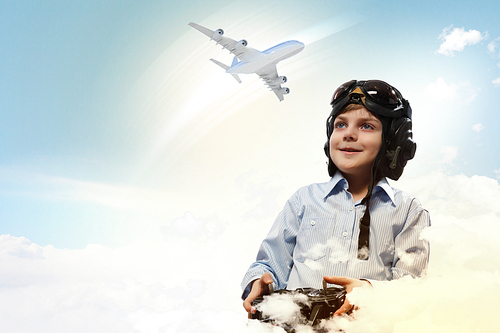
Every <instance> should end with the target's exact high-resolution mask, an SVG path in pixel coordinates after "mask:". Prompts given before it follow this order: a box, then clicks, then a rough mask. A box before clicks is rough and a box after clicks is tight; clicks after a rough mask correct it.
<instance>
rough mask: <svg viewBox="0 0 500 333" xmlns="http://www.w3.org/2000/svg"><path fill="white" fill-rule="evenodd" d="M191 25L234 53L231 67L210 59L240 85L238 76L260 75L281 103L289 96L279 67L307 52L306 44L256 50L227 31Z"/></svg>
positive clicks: (284, 44) (279, 45)
mask: <svg viewBox="0 0 500 333" xmlns="http://www.w3.org/2000/svg"><path fill="white" fill-rule="evenodd" d="M189 25H190V26H191V27H193V28H195V29H196V30H198V31H200V32H202V33H203V34H205V35H207V36H208V37H210V40H214V41H215V42H216V43H217V44H220V45H222V47H223V48H225V49H227V50H228V51H229V52H230V53H232V54H234V59H233V62H232V64H231V66H228V65H226V64H223V63H221V62H219V61H217V60H215V59H210V60H211V61H212V62H214V63H215V64H217V65H219V66H220V67H222V68H224V69H225V70H226V73H229V74H231V75H232V76H233V77H234V78H235V79H236V81H238V82H239V83H241V79H240V78H239V76H238V74H253V73H255V74H257V75H258V76H259V77H260V78H261V79H262V80H264V82H265V83H266V84H267V86H268V87H269V88H270V89H271V90H272V91H273V92H274V93H275V94H276V96H278V99H279V100H280V102H281V101H282V100H283V99H284V97H283V95H286V94H288V93H290V89H288V88H286V87H282V86H281V84H282V83H285V82H287V78H286V76H279V75H278V71H277V70H276V64H277V63H278V62H280V61H281V60H284V59H287V58H289V57H291V56H293V55H295V54H297V53H299V52H300V51H302V50H303V49H304V44H303V43H301V42H298V41H296V40H291V41H287V42H284V43H281V44H278V45H275V46H273V47H271V48H269V49H267V50H265V51H262V52H261V51H257V50H256V49H253V48H251V47H249V46H248V42H247V41H246V40H244V39H242V40H240V41H239V42H237V41H235V40H234V39H231V38H229V37H224V36H223V35H224V31H223V30H222V29H217V30H215V31H213V30H210V29H208V28H205V27H202V26H201V25H198V24H196V23H193V22H190V23H189Z"/></svg>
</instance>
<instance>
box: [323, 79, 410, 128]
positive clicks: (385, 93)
mask: <svg viewBox="0 0 500 333" xmlns="http://www.w3.org/2000/svg"><path fill="white" fill-rule="evenodd" d="M353 103H356V104H363V105H364V106H365V107H366V108H367V109H368V110H370V111H372V112H374V113H376V114H378V115H380V116H385V117H389V118H400V117H403V116H406V117H408V118H410V119H411V107H410V105H409V103H408V101H407V100H405V99H404V98H403V96H402V95H401V93H400V92H399V91H398V90H397V89H396V88H394V87H393V86H391V85H390V84H388V83H386V82H384V81H381V80H367V81H357V80H351V81H348V82H346V83H344V84H342V85H341V86H340V87H338V88H337V90H335V92H334V93H333V97H332V102H331V103H330V105H331V106H332V108H333V109H332V113H331V116H336V115H337V114H338V113H339V112H340V110H342V108H343V107H344V106H346V105H347V104H353Z"/></svg>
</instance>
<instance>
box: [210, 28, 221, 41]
mask: <svg viewBox="0 0 500 333" xmlns="http://www.w3.org/2000/svg"><path fill="white" fill-rule="evenodd" d="M222 35H224V30H222V29H217V30H215V31H214V35H213V36H212V39H213V40H215V41H216V42H218V41H219V40H220V39H221V38H222Z"/></svg>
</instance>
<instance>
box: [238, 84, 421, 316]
mask: <svg viewBox="0 0 500 333" xmlns="http://www.w3.org/2000/svg"><path fill="white" fill-rule="evenodd" d="M331 105H332V112H331V114H330V116H329V117H328V119H327V142H326V144H325V147H324V149H325V153H326V155H327V156H328V160H329V161H328V172H329V174H330V176H331V177H332V178H331V180H330V181H329V182H328V183H323V184H312V185H310V186H307V187H303V188H301V189H299V190H298V191H297V192H296V193H295V194H294V195H293V196H292V197H291V198H290V199H289V200H288V202H287V204H286V205H285V207H284V209H283V210H282V212H281V213H280V214H279V215H278V217H277V219H276V221H275V223H274V225H273V227H272V229H271V231H270V232H269V234H268V236H267V237H266V238H265V239H264V241H263V242H262V245H261V247H260V250H259V252H258V255H257V261H256V262H254V263H253V264H252V265H251V266H250V268H249V270H248V272H247V273H246V275H245V277H244V279H243V281H242V288H243V290H244V291H243V296H242V298H243V299H244V302H243V306H244V307H245V309H246V311H247V312H248V313H249V314H250V313H251V312H253V311H254V309H252V306H251V302H252V300H254V299H255V298H257V297H258V296H260V295H263V294H266V293H269V289H270V288H269V285H271V284H272V287H273V289H275V290H277V289H284V288H287V289H290V290H293V289H296V288H305V287H312V288H318V289H319V288H321V286H322V282H323V279H324V280H325V281H326V282H328V283H332V284H338V285H342V286H344V287H345V288H346V291H347V292H348V293H349V292H351V291H352V289H353V288H356V287H362V286H370V285H373V284H375V283H376V281H390V280H392V279H397V278H400V277H402V276H405V275H411V276H413V277H418V276H420V275H422V273H423V272H424V271H425V269H426V268H427V264H428V261H429V244H428V242H427V241H425V240H422V239H420V238H419V236H420V232H421V231H422V230H423V229H424V228H426V227H428V226H430V218H429V213H428V212H427V211H426V210H425V209H424V208H423V207H422V206H421V204H420V202H419V201H418V200H417V199H415V198H414V197H412V196H410V195H408V194H406V193H404V192H402V191H400V190H397V189H394V188H392V187H390V186H389V184H388V182H387V180H386V177H389V178H391V179H394V180H397V179H399V177H400V176H401V174H402V172H403V169H404V167H405V165H406V162H407V161H408V160H410V159H412V158H413V156H414V155H415V149H416V144H415V142H414V141H413V140H412V131H411V107H410V105H409V103H408V101H407V100H405V99H404V98H403V97H402V95H401V93H400V92H399V91H398V90H397V89H396V88H394V87H392V86H390V85H389V84H387V83H386V82H384V81H380V80H369V81H356V80H352V81H349V82H346V83H344V84H343V85H341V86H340V87H339V88H338V89H337V90H336V91H335V92H334V94H333V97H332V102H331ZM353 307H354V305H352V304H350V303H349V301H348V300H346V302H345V303H344V305H343V306H342V307H341V308H340V309H338V310H337V312H335V315H342V314H344V313H347V312H349V311H350V310H352V308H353Z"/></svg>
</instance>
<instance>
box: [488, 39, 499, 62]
mask: <svg viewBox="0 0 500 333" xmlns="http://www.w3.org/2000/svg"><path fill="white" fill-rule="evenodd" d="M486 47H487V48H488V52H490V53H491V54H492V55H493V56H494V57H495V58H500V37H499V38H496V39H494V40H492V41H491V42H489V43H488V45H487V46H486Z"/></svg>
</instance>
